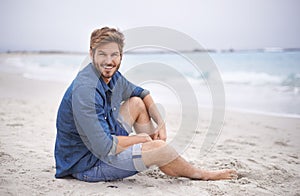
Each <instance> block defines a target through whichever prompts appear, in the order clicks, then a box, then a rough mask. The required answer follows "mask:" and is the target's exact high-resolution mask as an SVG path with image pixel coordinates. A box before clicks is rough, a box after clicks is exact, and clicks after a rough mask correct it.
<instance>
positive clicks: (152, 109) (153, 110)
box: [143, 94, 167, 141]
mask: <svg viewBox="0 0 300 196" xmlns="http://www.w3.org/2000/svg"><path fill="white" fill-rule="evenodd" d="M143 101H144V104H145V106H146V108H147V111H148V112H149V115H150V117H151V118H152V119H153V120H154V122H155V123H156V124H157V125H158V127H157V130H156V131H155V133H154V134H152V135H151V137H152V139H154V140H164V141H166V139H167V134H166V126H165V122H164V120H163V118H162V116H161V115H160V113H159V111H158V109H157V107H156V105H155V103H154V101H153V99H152V97H151V95H150V94H148V95H146V96H145V97H144V99H143Z"/></svg>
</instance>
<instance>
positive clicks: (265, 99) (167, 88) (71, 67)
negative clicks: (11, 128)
mask: <svg viewBox="0 0 300 196" xmlns="http://www.w3.org/2000/svg"><path fill="white" fill-rule="evenodd" d="M188 56H190V57H193V58H194V59H197V58H198V59H202V58H207V54H203V53H201V52H198V53H197V52H195V53H189V54H188ZM208 57H209V59H210V60H211V62H213V64H214V66H215V67H216V69H215V70H214V71H216V70H217V71H218V72H219V74H220V76H221V81H219V82H220V84H218V85H223V86H224V90H225V91H224V92H225V107H226V109H227V110H238V111H245V112H253V113H262V114H271V115H278V116H288V117H295V118H300V51H272V52H262V51H241V52H223V53H221V52H215V53H209V54H208ZM88 61H89V59H88V58H87V54H68V53H66V54H64V53H63V54H51V53H50V54H46V53H45V54H35V53H32V54H30V53H28V54H13V53H11V54H5V53H3V54H0V71H1V72H7V73H18V74H21V75H22V76H23V77H25V78H32V79H37V80H47V81H57V82H64V83H66V84H68V83H70V82H71V81H72V79H73V78H74V77H75V76H76V74H77V73H78V71H79V70H80V69H81V68H82V66H83V65H84V64H86V63H87V62H88ZM205 62H206V61H203V63H205ZM151 63H152V64H153V66H152V64H151ZM141 64H143V65H144V66H143V68H142V69H138V72H136V73H134V74H136V75H138V77H139V78H140V79H139V80H138V81H142V82H140V84H139V85H141V86H143V87H144V88H147V89H149V90H150V91H151V93H152V95H153V96H154V98H155V100H158V102H159V103H161V104H162V105H164V104H170V103H178V104H180V102H181V97H180V96H181V95H180V92H178V89H176V87H175V88H174V87H172V81H175V80H174V78H172V75H171V74H170V73H169V72H168V70H169V68H171V69H173V70H175V71H176V72H178V73H179V76H182V77H183V78H184V81H186V82H187V83H189V84H190V85H191V87H192V89H193V91H194V92H193V93H194V94H195V96H196V99H197V104H198V105H199V106H201V107H208V108H209V107H211V106H212V104H213V101H212V97H211V87H210V86H209V85H208V83H207V80H209V79H210V77H213V73H210V71H207V70H201V66H199V65H195V64H193V62H191V61H190V59H188V58H186V55H185V54H178V53H159V52H158V53H128V54H125V55H124V57H123V61H122V65H121V68H120V71H121V73H123V74H124V75H126V74H127V73H129V72H131V70H133V69H134V68H135V67H137V66H138V65H141ZM197 66H198V68H199V69H195V67H197ZM165 68H166V69H165ZM153 69H161V70H159V71H155V72H153ZM199 70H200V71H199ZM175 75H176V74H175ZM129 76H130V74H129ZM143 78H145V81H143ZM128 79H129V80H131V78H128ZM175 79H176V78H175ZM183 90H185V89H183Z"/></svg>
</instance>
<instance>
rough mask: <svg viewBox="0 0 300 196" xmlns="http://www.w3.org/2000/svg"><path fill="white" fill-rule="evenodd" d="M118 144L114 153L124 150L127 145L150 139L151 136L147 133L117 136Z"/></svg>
mask: <svg viewBox="0 0 300 196" xmlns="http://www.w3.org/2000/svg"><path fill="white" fill-rule="evenodd" d="M117 139H118V144H117V150H116V154H118V153H120V152H122V151H123V150H126V149H127V148H128V147H130V146H132V145H134V144H139V143H145V142H148V141H151V138H150V137H149V136H148V135H147V134H138V135H133V136H117Z"/></svg>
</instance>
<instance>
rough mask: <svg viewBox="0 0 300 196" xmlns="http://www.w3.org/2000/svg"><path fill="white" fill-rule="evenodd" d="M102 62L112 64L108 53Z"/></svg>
mask: <svg viewBox="0 0 300 196" xmlns="http://www.w3.org/2000/svg"><path fill="white" fill-rule="evenodd" d="M104 62H105V64H112V62H113V58H112V57H111V56H110V55H107V56H106V58H105V61H104Z"/></svg>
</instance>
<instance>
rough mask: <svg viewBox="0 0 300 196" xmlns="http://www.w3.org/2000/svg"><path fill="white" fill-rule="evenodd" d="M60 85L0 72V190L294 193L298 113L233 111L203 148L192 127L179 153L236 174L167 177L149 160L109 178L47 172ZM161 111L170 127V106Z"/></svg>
mask: <svg viewBox="0 0 300 196" xmlns="http://www.w3.org/2000/svg"><path fill="white" fill-rule="evenodd" d="M67 86H68V84H66V83H54V82H46V81H37V80H31V79H25V78H23V77H21V76H20V75H17V74H7V73H0V170H1V171H0V195H300V167H299V166H300V142H299V139H300V119H297V118H287V117H276V116H268V115H257V114H250V113H241V112H234V111H226V119H225V123H224V127H223V130H222V132H221V134H220V137H219V138H218V141H217V143H216V144H215V146H214V147H213V148H212V150H211V151H210V152H209V153H207V154H206V155H205V156H204V155H203V154H201V153H200V151H199V148H200V147H199V140H200V139H201V138H200V137H201V132H196V133H197V134H198V135H197V134H196V136H195V138H194V140H193V142H192V143H191V144H190V145H189V147H188V149H187V150H186V151H185V152H184V153H183V157H184V158H186V159H187V160H188V161H190V162H191V163H192V164H194V165H195V166H197V167H201V168H206V169H222V168H235V169H237V170H238V172H239V178H238V179H237V180H229V181H195V180H189V179H186V178H171V177H168V176H166V175H164V174H163V173H161V172H160V171H158V170H157V169H156V168H151V169H149V170H147V171H145V172H142V173H140V174H137V175H135V176H132V177H130V178H126V179H123V180H119V181H114V182H99V183H86V182H81V181H78V180H75V179H71V178H70V179H55V178H54V174H55V161H54V156H53V150H54V142H55V136H56V129H55V119H56V112H57V108H58V105H59V102H60V99H61V98H62V96H63V93H64V91H65V89H66V88H67ZM168 115H169V117H168V119H169V121H170V122H169V127H171V128H172V126H173V125H172V122H173V121H176V120H175V118H176V114H168ZM172 119H173V121H172ZM201 123H202V124H201V126H200V129H201V128H205V126H207V123H208V120H205V118H204V119H203V120H202V121H201ZM171 130H172V129H171ZM172 134H173V135H174V133H172V132H171V133H169V135H170V136H172Z"/></svg>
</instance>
